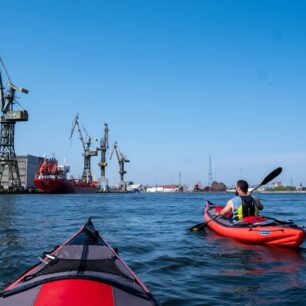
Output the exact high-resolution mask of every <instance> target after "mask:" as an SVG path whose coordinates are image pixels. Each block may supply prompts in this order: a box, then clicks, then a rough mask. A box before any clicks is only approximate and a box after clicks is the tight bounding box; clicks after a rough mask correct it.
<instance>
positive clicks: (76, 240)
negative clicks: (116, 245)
mask: <svg viewBox="0 0 306 306" xmlns="http://www.w3.org/2000/svg"><path fill="white" fill-rule="evenodd" d="M40 259H41V262H40V263H38V264H37V265H35V266H34V267H32V268H30V269H29V270H28V271H27V272H25V273H24V274H23V275H22V276H21V277H20V278H18V279H17V280H16V281H15V282H14V283H12V284H11V285H10V286H8V287H7V288H6V289H5V290H4V291H3V292H2V293H1V297H0V305H1V306H9V305H10V306H13V305H14V306H19V305H20V306H86V305H89V306H157V305H158V303H157V302H156V300H155V298H154V297H153V295H152V294H151V293H150V291H149V289H148V288H147V287H146V286H145V285H144V284H143V283H142V282H141V281H140V280H139V278H138V277H137V276H136V275H135V274H134V273H133V272H132V270H131V269H130V268H129V267H128V266H127V265H126V263H125V262H124V261H123V260H122V259H121V258H120V257H119V256H118V254H117V253H116V252H115V251H114V250H113V249H112V248H111V247H110V246H109V245H108V244H107V242H106V241H105V240H104V239H103V238H102V237H101V236H100V235H99V233H98V232H97V231H96V230H95V228H94V225H93V224H92V222H91V220H90V219H89V220H88V222H87V223H86V224H85V225H84V226H83V227H82V228H81V229H80V230H79V231H78V232H77V233H76V234H75V235H73V236H72V237H71V238H70V239H69V240H68V241H66V242H65V243H64V244H62V245H61V246H59V247H56V248H55V249H54V250H53V251H51V252H49V253H44V254H43V256H42V257H41V258H40Z"/></svg>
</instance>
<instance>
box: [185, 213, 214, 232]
mask: <svg viewBox="0 0 306 306" xmlns="http://www.w3.org/2000/svg"><path fill="white" fill-rule="evenodd" d="M217 217H219V216H218V215H215V216H213V217H212V218H211V219H209V220H208V221H206V222H204V223H199V224H197V225H194V226H192V227H191V228H189V230H190V231H191V232H199V231H201V230H203V229H204V227H205V226H206V225H207V224H208V223H209V222H210V221H211V220H214V219H216V218H217Z"/></svg>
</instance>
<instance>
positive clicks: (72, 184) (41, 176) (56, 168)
mask: <svg viewBox="0 0 306 306" xmlns="http://www.w3.org/2000/svg"><path fill="white" fill-rule="evenodd" d="M69 170H70V167H69V166H61V165H59V164H58V161H57V160H56V159H55V158H45V159H44V161H43V162H42V163H41V165H40V167H39V169H38V172H37V174H36V176H35V179H34V184H35V186H36V188H37V189H38V190H39V191H40V192H44V193H94V192H97V189H98V185H99V183H98V182H97V181H90V182H86V181H82V180H77V179H68V178H67V174H68V172H69Z"/></svg>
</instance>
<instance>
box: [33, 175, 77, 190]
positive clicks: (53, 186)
mask: <svg viewBox="0 0 306 306" xmlns="http://www.w3.org/2000/svg"><path fill="white" fill-rule="evenodd" d="M34 184H35V186H36V188H37V189H38V190H39V191H41V192H45V193H74V192H75V189H74V187H73V185H72V184H71V182H69V181H68V180H65V179H58V178H54V179H52V178H50V179H47V178H42V179H39V178H36V179H35V180H34Z"/></svg>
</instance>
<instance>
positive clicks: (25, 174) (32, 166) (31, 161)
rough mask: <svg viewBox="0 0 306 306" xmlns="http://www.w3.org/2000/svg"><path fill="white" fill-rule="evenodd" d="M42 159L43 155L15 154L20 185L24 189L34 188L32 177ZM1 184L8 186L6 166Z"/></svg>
mask: <svg viewBox="0 0 306 306" xmlns="http://www.w3.org/2000/svg"><path fill="white" fill-rule="evenodd" d="M43 160H44V158H43V157H37V156H33V155H25V156H17V162H18V168H19V174H20V180H21V185H22V186H23V187H24V188H25V189H29V188H36V187H35V185H34V178H35V174H36V173H37V170H38V167H39V165H40V164H41V163H42V162H43ZM2 185H3V187H4V188H7V187H8V167H5V168H4V171H3V176H2Z"/></svg>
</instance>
